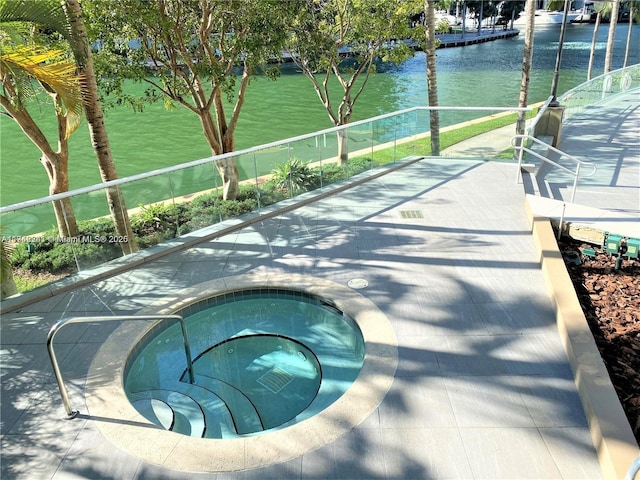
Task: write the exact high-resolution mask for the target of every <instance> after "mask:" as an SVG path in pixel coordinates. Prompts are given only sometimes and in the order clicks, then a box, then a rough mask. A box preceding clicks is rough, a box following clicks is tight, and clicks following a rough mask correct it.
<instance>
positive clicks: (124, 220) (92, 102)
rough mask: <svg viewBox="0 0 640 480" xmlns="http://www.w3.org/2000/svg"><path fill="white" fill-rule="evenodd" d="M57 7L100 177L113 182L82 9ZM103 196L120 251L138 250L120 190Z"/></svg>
mask: <svg viewBox="0 0 640 480" xmlns="http://www.w3.org/2000/svg"><path fill="white" fill-rule="evenodd" d="M61 4H62V9H63V10H64V13H65V15H66V18H67V21H68V23H69V27H70V35H69V43H70V45H71V50H72V51H73V55H74V57H75V59H76V64H77V67H78V73H79V74H80V75H81V76H82V78H83V89H82V96H83V99H84V108H85V116H86V117H87V123H88V124H89V132H90V135H91V143H92V145H93V150H94V151H95V153H96V157H97V158H98V168H99V169H100V176H101V177H102V180H103V181H104V182H108V181H110V180H115V179H117V178H118V173H117V171H116V166H115V163H114V162H113V156H112V154H111V146H110V145H109V137H108V136H107V130H106V128H105V125H104V114H103V112H102V105H101V104H100V98H99V95H98V84H97V81H96V75H95V72H94V69H93V58H92V55H91V48H90V47H89V39H88V36H87V29H86V28H85V25H84V19H83V17H82V9H81V8H80V3H79V2H78V0H61ZM106 193H107V202H108V204H109V210H110V211H111V215H112V216H113V219H114V223H115V228H116V232H117V234H118V235H119V236H123V237H124V238H127V240H128V242H127V243H121V244H120V245H121V247H122V251H123V252H124V253H125V254H127V253H132V252H134V251H136V250H137V249H138V248H137V245H136V241H135V237H134V235H133V230H132V229H131V223H130V221H129V214H128V212H127V208H126V206H125V202H124V198H123V196H122V193H121V191H120V188H118V187H111V188H108V189H107V192H106Z"/></svg>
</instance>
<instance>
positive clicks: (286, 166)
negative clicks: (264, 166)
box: [270, 158, 317, 195]
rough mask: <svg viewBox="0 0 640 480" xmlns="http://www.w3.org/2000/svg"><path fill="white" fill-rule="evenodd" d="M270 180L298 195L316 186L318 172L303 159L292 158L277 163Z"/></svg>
mask: <svg viewBox="0 0 640 480" xmlns="http://www.w3.org/2000/svg"><path fill="white" fill-rule="evenodd" d="M270 181H271V182H272V183H273V184H274V185H275V188H277V189H279V190H282V191H285V192H288V193H290V194H291V195H296V194H298V193H302V192H306V191H308V190H311V189H313V188H315V186H316V185H317V174H316V173H315V172H313V171H312V170H311V169H310V168H309V166H308V165H307V164H306V163H304V162H303V161H302V160H300V159H297V158H291V159H289V160H288V161H287V162H285V163H278V164H276V166H275V168H274V169H273V170H272V172H271V180H270Z"/></svg>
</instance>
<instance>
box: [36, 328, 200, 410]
mask: <svg viewBox="0 0 640 480" xmlns="http://www.w3.org/2000/svg"><path fill="white" fill-rule="evenodd" d="M133 320H137V321H141V320H144V321H149V320H176V321H178V322H179V323H180V331H181V332H182V340H183V346H184V353H185V356H186V358H187V371H188V372H189V383H192V384H193V383H195V377H194V373H193V362H192V360H191V347H190V345H189V338H188V337H187V326H186V323H185V321H184V319H183V318H182V317H181V316H180V315H121V316H118V315H115V316H111V317H69V318H63V319H62V320H60V321H59V322H57V323H56V324H55V325H53V326H52V327H51V330H49V335H47V351H48V352H49V359H50V360H51V366H52V367H53V373H54V375H55V377H56V382H57V383H58V389H59V390H60V396H61V397H62V403H63V405H64V409H65V412H66V413H67V419H69V420H70V419H72V418H75V417H76V416H77V415H78V411H77V410H73V409H72V408H71V401H70V400H69V394H68V393H67V387H66V386H65V384H64V380H63V379H62V372H61V371H60V366H59V364H58V359H57V357H56V352H55V349H54V348H53V339H54V338H55V336H56V334H57V333H58V332H59V331H60V329H61V328H62V327H63V326H65V325H67V324H69V323H88V322H109V321H133Z"/></svg>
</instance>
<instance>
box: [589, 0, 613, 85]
mask: <svg viewBox="0 0 640 480" xmlns="http://www.w3.org/2000/svg"><path fill="white" fill-rule="evenodd" d="M593 9H594V11H595V12H596V23H595V25H594V27H593V37H592V38H591V51H590V52H589V67H588V68H587V80H591V72H592V71H593V59H594V57H595V53H596V40H597V38H598V30H599V28H600V21H601V19H602V15H603V14H605V13H607V12H609V11H610V10H611V5H610V4H609V3H608V2H594V4H593Z"/></svg>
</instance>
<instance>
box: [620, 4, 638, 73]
mask: <svg viewBox="0 0 640 480" xmlns="http://www.w3.org/2000/svg"><path fill="white" fill-rule="evenodd" d="M627 5H628V7H629V30H627V45H626V48H625V51H624V63H623V65H622V67H623V68H626V66H627V63H628V61H629V50H630V49H631V27H633V22H634V21H636V22H640V8H638V7H639V6H638V0H629V1H628V2H627Z"/></svg>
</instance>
